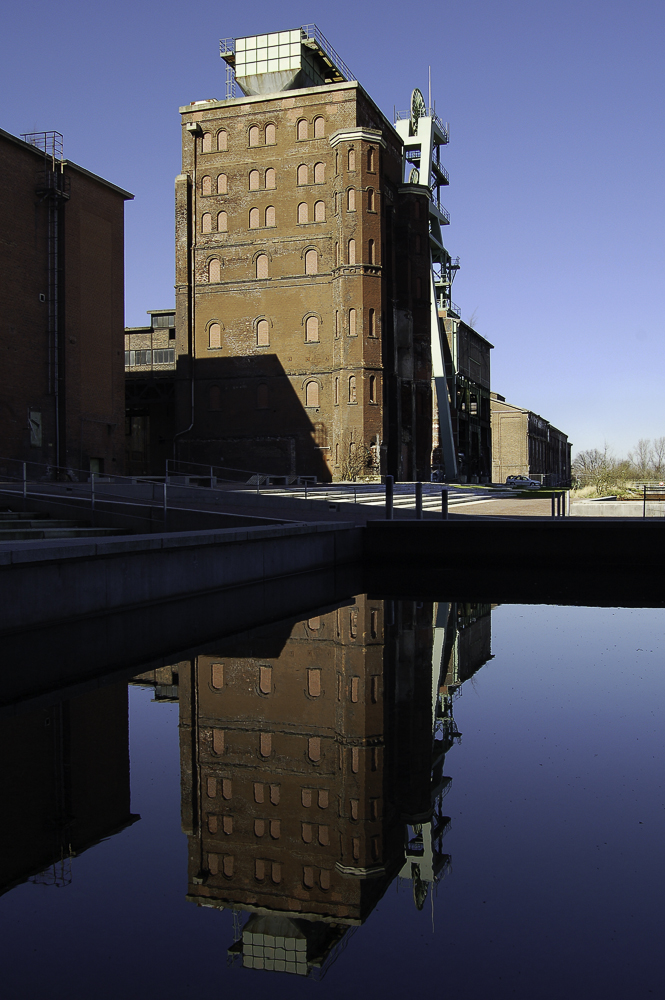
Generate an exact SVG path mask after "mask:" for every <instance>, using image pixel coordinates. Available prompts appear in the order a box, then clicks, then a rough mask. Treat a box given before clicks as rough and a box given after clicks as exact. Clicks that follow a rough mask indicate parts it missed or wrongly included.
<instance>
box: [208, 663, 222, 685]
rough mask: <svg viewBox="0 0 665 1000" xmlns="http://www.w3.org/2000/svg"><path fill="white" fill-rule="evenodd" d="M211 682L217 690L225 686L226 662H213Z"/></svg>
mask: <svg viewBox="0 0 665 1000" xmlns="http://www.w3.org/2000/svg"><path fill="white" fill-rule="evenodd" d="M210 683H211V684H212V686H213V687H214V689H215V690H216V691H221V689H222V688H223V687H224V664H223V663H213V664H212V665H211V667H210Z"/></svg>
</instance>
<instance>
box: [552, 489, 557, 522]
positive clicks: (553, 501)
mask: <svg viewBox="0 0 665 1000" xmlns="http://www.w3.org/2000/svg"><path fill="white" fill-rule="evenodd" d="M552 517H556V494H555V493H553V494H552Z"/></svg>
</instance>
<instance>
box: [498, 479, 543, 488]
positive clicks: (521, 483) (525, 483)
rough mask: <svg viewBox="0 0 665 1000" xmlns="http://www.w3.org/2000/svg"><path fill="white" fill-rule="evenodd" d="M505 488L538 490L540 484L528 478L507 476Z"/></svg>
mask: <svg viewBox="0 0 665 1000" xmlns="http://www.w3.org/2000/svg"><path fill="white" fill-rule="evenodd" d="M506 486H515V487H516V488H517V489H525V488H526V489H533V488H534V487H535V488H536V489H540V486H541V484H540V483H539V482H538V481H537V480H536V479H529V477H528V476H508V477H507V478H506Z"/></svg>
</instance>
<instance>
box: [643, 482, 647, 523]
mask: <svg viewBox="0 0 665 1000" xmlns="http://www.w3.org/2000/svg"><path fill="white" fill-rule="evenodd" d="M642 489H643V490H644V495H643V498H642V517H646V516H647V485H646V483H645V484H644V486H643V487H642Z"/></svg>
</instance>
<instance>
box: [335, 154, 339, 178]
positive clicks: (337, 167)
mask: <svg viewBox="0 0 665 1000" xmlns="http://www.w3.org/2000/svg"><path fill="white" fill-rule="evenodd" d="M335 173H336V174H338V173H339V150H338V149H336V150H335Z"/></svg>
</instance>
